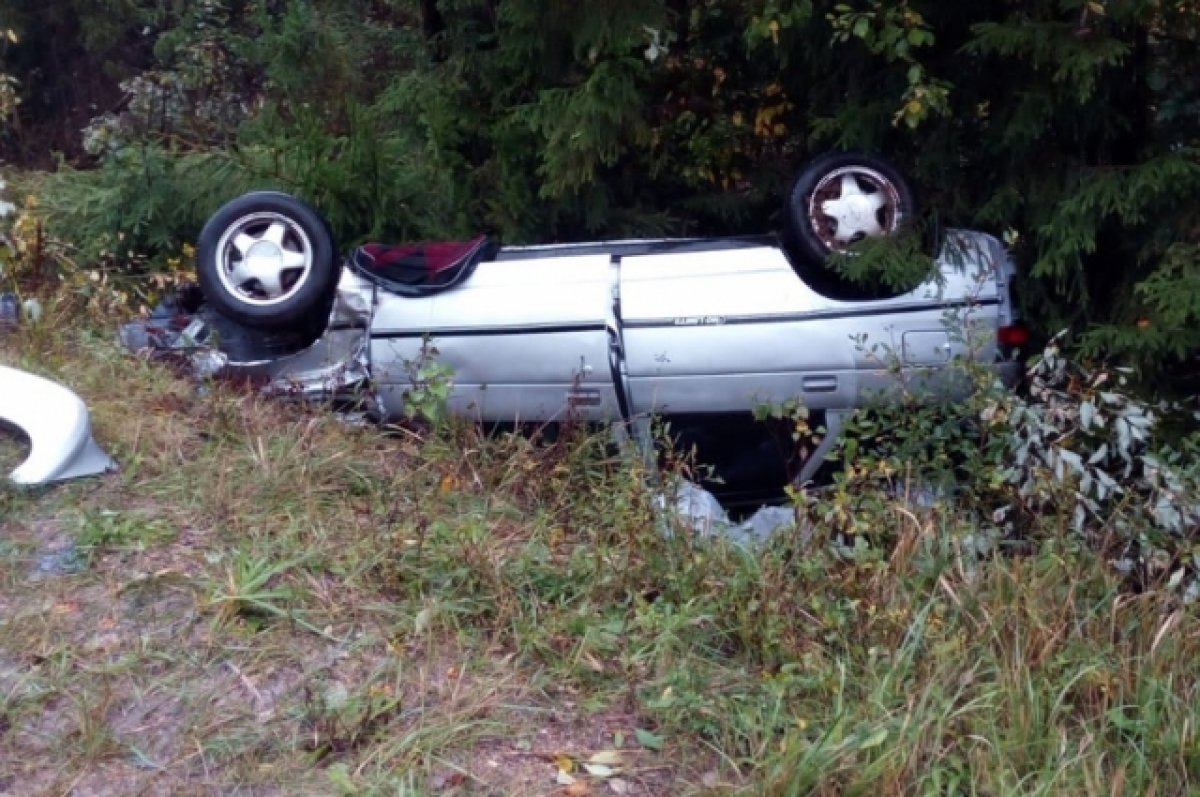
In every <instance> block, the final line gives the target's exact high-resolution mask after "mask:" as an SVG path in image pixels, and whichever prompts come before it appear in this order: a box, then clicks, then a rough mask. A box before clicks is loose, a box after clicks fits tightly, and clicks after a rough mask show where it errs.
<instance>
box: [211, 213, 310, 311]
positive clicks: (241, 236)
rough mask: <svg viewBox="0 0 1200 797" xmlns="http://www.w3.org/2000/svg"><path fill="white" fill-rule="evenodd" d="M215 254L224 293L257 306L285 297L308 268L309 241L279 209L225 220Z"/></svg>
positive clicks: (299, 283)
mask: <svg viewBox="0 0 1200 797" xmlns="http://www.w3.org/2000/svg"><path fill="white" fill-rule="evenodd" d="M217 257H218V258H219V262H218V263H217V266H218V268H217V274H218V275H219V277H220V279H221V284H222V286H223V287H224V288H225V290H226V291H227V292H228V293H229V295H230V296H233V297H236V298H237V299H238V300H239V301H242V302H245V303H246V304H252V305H257V306H260V307H266V306H270V305H274V304H279V303H280V302H284V301H287V300H288V299H289V298H290V297H292V296H294V295H295V294H296V292H297V291H299V290H300V289H301V288H302V287H303V286H304V284H305V283H306V282H307V281H308V280H309V279H310V278H311V276H312V272H313V245H312V241H311V240H309V237H308V234H307V233H306V232H305V231H304V228H302V227H301V226H300V225H299V224H297V223H296V222H295V221H294V220H292V219H290V218H288V217H287V216H285V215H283V214H281V213H270V212H263V213H251V214H249V215H246V216H242V217H241V218H239V219H238V220H237V221H235V222H233V223H232V224H230V225H229V227H228V229H226V230H225V234H224V235H222V236H221V240H220V241H219V242H218V244H217Z"/></svg>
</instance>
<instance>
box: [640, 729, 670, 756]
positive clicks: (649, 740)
mask: <svg viewBox="0 0 1200 797" xmlns="http://www.w3.org/2000/svg"><path fill="white" fill-rule="evenodd" d="M633 735H634V736H636V737H637V740H638V744H640V745H641V746H642V747H645V748H646V749H647V750H654V751H658V750H661V749H663V738H662V737H661V736H659V735H658V734H657V733H651V732H650V731H648V730H645V729H644V728H635V729H634V731H633Z"/></svg>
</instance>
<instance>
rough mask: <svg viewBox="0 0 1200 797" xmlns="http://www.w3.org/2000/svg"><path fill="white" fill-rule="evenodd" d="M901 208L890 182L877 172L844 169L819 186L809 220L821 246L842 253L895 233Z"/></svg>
mask: <svg viewBox="0 0 1200 797" xmlns="http://www.w3.org/2000/svg"><path fill="white" fill-rule="evenodd" d="M900 204H901V203H900V192H899V190H898V189H897V188H896V186H895V185H893V184H892V181H891V180H888V179H887V178H886V177H884V176H883V175H882V174H880V173H879V172H877V171H875V170H874V169H868V168H865V167H863V166H845V167H842V168H840V169H833V170H831V171H830V172H829V173H828V174H826V175H825V176H824V177H822V178H821V181H820V182H818V183H817V186H816V188H815V189H813V192H812V194H811V195H810V196H809V200H808V220H809V223H811V224H812V229H813V232H815V233H816V235H817V237H818V238H820V239H821V243H822V244H824V245H825V247H826V248H827V249H829V250H830V251H837V252H840V251H844V250H845V249H847V248H848V247H849V246H850V245H852V244H854V243H856V242H858V241H861V240H862V239H864V238H876V237H879V236H882V235H887V234H889V233H892V232H895V230H896V228H897V227H898V226H899V225H900V221H901V217H902V212H903V211H902V209H901V207H900Z"/></svg>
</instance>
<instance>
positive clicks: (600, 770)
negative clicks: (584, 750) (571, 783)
mask: <svg viewBox="0 0 1200 797" xmlns="http://www.w3.org/2000/svg"><path fill="white" fill-rule="evenodd" d="M583 768H584V769H586V770H587V773H588V774H589V775H591V776H592V777H593V778H611V777H612V776H613V775H615V774H617V771H616V770H615V769H613V768H612V767H609V766H605V765H604V764H586V763H585V764H584V765H583Z"/></svg>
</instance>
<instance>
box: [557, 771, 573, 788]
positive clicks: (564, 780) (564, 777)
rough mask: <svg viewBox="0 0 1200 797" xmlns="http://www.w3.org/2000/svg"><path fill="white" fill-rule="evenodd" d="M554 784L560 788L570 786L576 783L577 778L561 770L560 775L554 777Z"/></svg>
mask: <svg viewBox="0 0 1200 797" xmlns="http://www.w3.org/2000/svg"><path fill="white" fill-rule="evenodd" d="M554 782H555V783H557V784H558V785H559V786H570V785H571V784H572V783H574V782H575V778H573V777H571V776H570V775H568V774H567V773H566V772H563V771H562V770H561V769H560V770H558V774H557V775H555V776H554Z"/></svg>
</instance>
